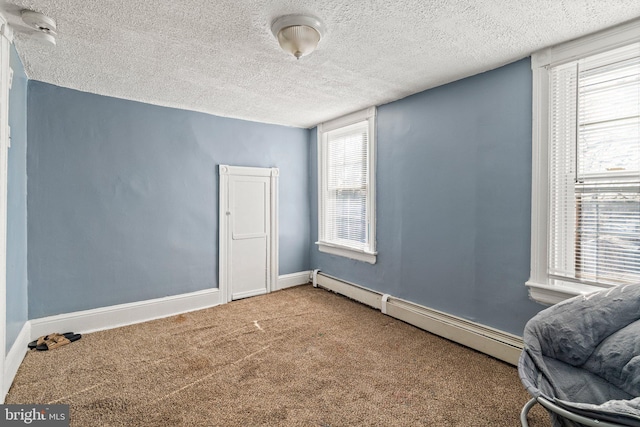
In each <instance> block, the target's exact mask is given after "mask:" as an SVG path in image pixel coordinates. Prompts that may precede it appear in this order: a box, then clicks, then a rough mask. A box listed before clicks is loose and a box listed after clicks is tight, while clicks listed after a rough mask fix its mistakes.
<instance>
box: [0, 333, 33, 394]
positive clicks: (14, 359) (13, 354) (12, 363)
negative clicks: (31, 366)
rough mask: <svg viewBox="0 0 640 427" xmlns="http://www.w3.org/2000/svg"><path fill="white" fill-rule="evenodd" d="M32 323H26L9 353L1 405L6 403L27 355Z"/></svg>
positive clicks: (6, 361) (5, 364) (5, 366)
mask: <svg viewBox="0 0 640 427" xmlns="http://www.w3.org/2000/svg"><path fill="white" fill-rule="evenodd" d="M30 337H31V322H29V321H26V322H25V323H24V325H23V326H22V329H21V330H20V333H19V334H18V336H17V337H16V340H15V341H14V342H13V345H12V346H11V350H9V353H7V358H6V359H5V363H4V377H3V379H4V384H2V396H1V397H2V399H0V400H1V402H0V403H4V399H5V397H6V396H7V393H9V389H10V388H11V384H13V379H14V378H15V376H16V374H17V373H18V368H20V364H21V363H22V360H23V359H24V356H25V355H26V354H27V350H28V349H27V344H29V342H30V341H31V339H30Z"/></svg>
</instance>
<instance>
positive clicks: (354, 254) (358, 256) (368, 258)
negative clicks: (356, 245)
mask: <svg viewBox="0 0 640 427" xmlns="http://www.w3.org/2000/svg"><path fill="white" fill-rule="evenodd" d="M316 245H318V250H319V251H320V252H324V253H327V254H332V255H338V256H341V257H345V258H351V259H355V260H357V261H363V262H367V263H369V264H375V263H376V258H377V252H373V253H371V252H365V251H359V250H357V249H353V248H348V247H345V246H338V245H333V244H330V243H324V242H316Z"/></svg>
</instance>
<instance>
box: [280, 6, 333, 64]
mask: <svg viewBox="0 0 640 427" xmlns="http://www.w3.org/2000/svg"><path fill="white" fill-rule="evenodd" d="M271 32H272V33H273V35H274V36H275V37H276V38H277V39H278V43H280V47H281V48H282V49H283V50H284V51H285V52H289V53H290V54H292V55H293V56H295V57H296V59H300V57H302V56H306V55H308V54H310V53H311V52H313V51H314V50H315V48H316V47H317V46H318V42H319V41H320V39H321V38H322V36H323V34H324V25H323V24H322V21H320V20H319V19H318V18H315V17H313V16H306V15H286V16H281V17H280V18H278V19H276V20H275V21H273V24H271Z"/></svg>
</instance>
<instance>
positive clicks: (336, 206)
mask: <svg viewBox="0 0 640 427" xmlns="http://www.w3.org/2000/svg"><path fill="white" fill-rule="evenodd" d="M374 118H375V109H370V110H365V111H363V112H359V113H355V114H352V115H349V116H346V117H344V118H341V119H338V120H335V121H332V122H328V123H323V124H322V125H320V126H319V127H318V136H319V139H318V142H319V143H318V147H319V150H318V154H319V189H318V190H319V195H320V197H319V209H320V212H319V224H318V225H319V239H318V245H319V248H320V250H321V251H322V252H329V253H333V254H336V255H342V256H346V257H349V258H354V259H358V260H361V261H366V262H370V263H373V262H375V247H374V246H375V207H374V197H373V194H374V188H375V187H374V174H373V165H374V163H373V156H374V141H375V128H374Z"/></svg>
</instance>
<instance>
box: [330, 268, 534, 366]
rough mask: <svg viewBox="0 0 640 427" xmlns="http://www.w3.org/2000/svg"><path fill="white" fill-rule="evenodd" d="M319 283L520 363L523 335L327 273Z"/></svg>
mask: <svg viewBox="0 0 640 427" xmlns="http://www.w3.org/2000/svg"><path fill="white" fill-rule="evenodd" d="M317 282H318V285H320V286H321V287H323V288H325V289H328V290H331V291H333V292H336V293H338V294H341V295H344V296H347V297H349V298H351V299H354V300H356V301H358V302H361V303H363V304H366V305H368V306H370V307H373V308H375V309H377V310H381V311H386V314H387V315H389V316H391V317H395V318H396V319H399V320H402V321H404V322H407V323H409V324H411V325H413V326H416V327H418V328H420V329H424V330H425V331H428V332H431V333H433V334H435V335H439V336H441V337H444V338H447V339H449V340H451V341H455V342H457V343H459V344H462V345H465V346H467V347H470V348H473V349H475V350H478V351H481V352H482V353H485V354H488V355H490V356H493V357H495V358H496V359H500V360H502V361H505V362H507V363H510V364H512V365H515V366H517V365H518V359H519V358H520V353H522V348H523V346H524V344H523V341H522V338H521V337H519V336H517V335H513V334H510V333H507V332H504V331H501V330H499V329H495V328H491V327H488V326H485V325H482V324H479V323H476V322H471V321H469V320H466V319H463V318H461V317H458V316H453V315H450V314H447V313H444V312H441V311H438V310H434V309H431V308H429V307H425V306H423V305H420V304H416V303H413V302H410V301H405V300H403V299H400V298H396V297H393V296H390V295H387V294H385V295H384V298H383V294H381V293H379V292H376V291H374V290H371V289H368V288H365V287H363V286H359V285H356V284H353V283H349V282H346V281H344V280H341V279H338V278H335V277H331V276H329V275H326V274H324V273H319V274H318V275H317Z"/></svg>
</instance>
